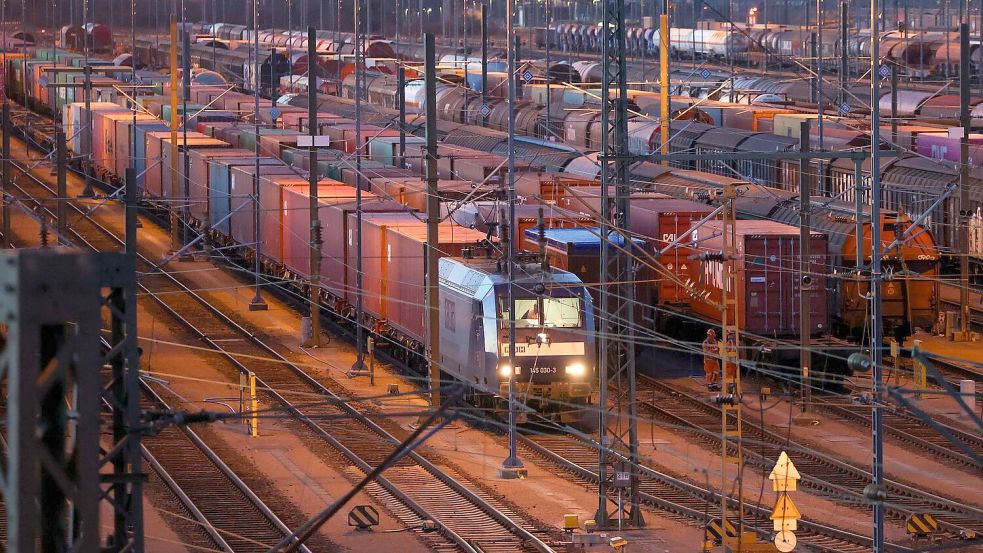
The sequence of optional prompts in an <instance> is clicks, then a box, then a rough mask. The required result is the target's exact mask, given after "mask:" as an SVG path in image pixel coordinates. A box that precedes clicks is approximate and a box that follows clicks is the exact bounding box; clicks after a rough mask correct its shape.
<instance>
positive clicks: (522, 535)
mask: <svg viewBox="0 0 983 553" xmlns="http://www.w3.org/2000/svg"><path fill="white" fill-rule="evenodd" d="M13 166H14V167H15V168H16V169H18V171H19V172H20V173H21V175H18V177H15V179H16V178H19V177H20V176H27V177H29V178H30V179H32V180H33V181H34V182H35V183H36V184H37V185H38V186H40V187H42V188H44V189H45V190H47V192H48V193H49V194H54V191H53V190H51V188H50V187H49V186H48V185H47V184H46V183H44V182H43V181H42V180H41V179H39V178H38V177H37V176H36V175H33V174H31V173H30V171H27V170H26V169H25V168H24V167H22V166H20V165H19V164H16V163H14V164H13ZM18 188H19V189H21V191H22V192H24V193H25V194H27V191H26V190H24V189H23V188H21V187H20V186H18ZM28 195H29V194H28ZM35 201H36V203H37V204H38V205H39V206H42V208H43V209H44V210H45V211H47V212H48V213H49V214H53V212H52V210H51V209H50V208H48V207H46V206H43V203H42V202H41V201H40V200H36V199H35ZM69 206H70V208H71V209H72V210H74V211H75V212H76V213H77V214H79V215H81V216H82V217H83V218H84V219H85V220H86V221H87V222H88V223H89V224H91V225H93V226H94V227H95V228H96V229H98V230H99V231H100V232H101V233H103V234H104V235H105V236H106V237H108V238H109V239H110V241H111V242H113V243H115V245H116V246H122V245H123V242H122V240H121V239H120V238H119V237H117V236H116V235H115V234H114V233H113V232H112V231H111V230H109V229H107V228H106V227H105V226H103V225H102V224H101V223H99V222H98V221H95V220H94V219H93V218H91V217H90V216H89V214H88V213H87V212H86V210H84V209H82V208H80V207H78V206H77V205H76V204H75V203H73V202H69ZM70 232H71V233H72V234H73V235H74V236H76V237H77V239H79V240H80V241H81V242H82V243H84V244H85V245H86V246H87V247H89V248H91V249H93V250H97V251H98V250H100V248H99V247H98V246H96V245H93V244H92V243H91V242H90V241H89V240H88V239H86V238H84V237H82V236H81V235H80V234H79V233H78V232H77V231H76V230H75V229H70ZM138 259H139V261H141V262H142V263H144V264H146V265H147V266H148V267H150V268H153V267H154V266H155V265H154V263H153V262H151V261H150V260H149V259H147V258H146V257H144V256H143V255H142V254H138ZM153 274H154V275H155V276H163V277H165V278H166V279H167V280H168V281H169V282H170V283H171V284H173V285H174V286H177V287H178V288H179V290H180V291H181V292H182V293H183V294H185V295H187V296H189V297H191V298H192V299H193V300H194V301H195V302H196V303H198V304H199V305H200V306H201V307H202V308H204V309H206V310H207V311H208V312H209V313H210V315H211V316H213V317H216V318H218V319H219V320H220V321H221V322H222V324H224V325H226V326H227V327H228V328H230V329H232V330H233V331H234V332H236V333H238V334H241V335H242V336H243V337H244V338H245V339H246V340H247V341H249V342H251V343H252V344H253V345H254V346H256V347H258V348H259V349H260V350H262V351H263V352H265V354H266V355H268V356H269V357H271V358H272V359H274V360H275V361H276V362H277V363H278V364H280V365H282V366H284V367H286V368H288V369H290V370H291V371H292V373H293V374H294V376H295V377H297V378H299V379H300V380H301V381H302V382H303V383H304V384H305V385H306V386H308V387H310V388H311V389H312V390H313V391H315V392H316V393H318V394H321V395H323V396H325V397H326V399H327V402H329V403H330V404H331V405H333V406H334V407H336V408H338V409H340V410H342V411H344V412H345V414H346V415H347V416H349V417H351V418H352V419H354V420H357V421H358V422H359V423H360V424H362V425H363V426H365V427H367V428H368V429H369V430H370V431H371V432H373V433H374V434H376V435H377V436H378V437H379V438H381V439H382V440H384V441H385V442H386V443H387V444H388V445H392V446H395V445H396V444H398V443H399V440H398V439H396V438H395V437H394V436H392V435H391V434H390V433H389V432H388V431H386V430H385V429H383V428H382V427H381V426H379V425H378V424H376V423H375V422H373V421H372V420H371V419H370V418H369V417H367V416H366V415H365V414H363V413H362V412H360V411H359V410H357V409H355V408H354V407H353V406H352V405H350V404H349V403H348V402H347V401H345V400H344V399H343V398H341V397H339V396H338V395H336V394H335V393H334V392H333V391H331V390H329V389H328V388H327V387H325V386H324V385H323V384H321V383H320V382H319V381H317V380H316V379H314V378H313V377H311V376H310V375H308V374H307V373H306V372H305V371H303V370H302V369H301V368H300V367H298V366H297V365H295V364H293V363H292V362H290V361H289V360H287V359H286V358H285V357H283V356H282V355H280V354H279V352H277V351H276V350H275V349H274V348H272V347H271V346H269V345H268V344H266V343H265V342H263V341H262V340H261V339H260V338H259V337H258V336H257V335H255V334H254V333H252V332H250V331H248V330H247V329H245V328H243V327H242V326H241V325H239V324H238V323H236V322H235V321H233V320H232V319H231V318H230V317H229V316H228V315H226V314H225V313H224V312H222V311H221V310H220V309H219V308H217V307H215V306H214V305H212V304H211V303H210V302H208V301H207V300H205V299H204V298H202V297H201V296H200V295H199V294H197V293H195V292H194V291H193V290H191V289H190V288H188V287H187V286H186V285H184V284H183V283H182V282H181V281H180V280H179V279H177V278H176V277H174V276H173V275H172V274H170V273H169V272H166V271H160V272H157V273H153ZM140 288H141V289H142V290H143V292H144V294H146V295H148V296H150V297H151V298H153V299H154V300H155V301H156V302H157V303H158V304H159V305H162V306H163V307H164V308H165V309H166V310H167V311H168V312H169V313H170V314H171V315H172V316H174V317H175V318H177V319H178V320H179V321H180V322H181V323H182V324H183V325H185V326H186V327H188V328H189V329H191V331H192V332H194V333H195V334H197V335H198V336H199V338H201V339H202V340H204V341H205V342H206V343H208V344H209V346H211V347H212V348H214V349H215V350H216V353H219V354H221V355H223V356H224V357H225V358H226V359H227V360H228V361H229V362H230V363H232V364H233V365H234V366H236V368H237V370H239V371H240V372H250V369H249V368H248V367H246V366H245V365H244V364H242V363H241V362H240V361H239V360H238V358H237V357H236V354H235V353H233V352H230V351H229V350H228V349H227V348H226V347H225V346H223V345H222V344H220V343H218V342H216V341H214V340H212V339H211V338H210V337H209V336H208V333H206V332H203V331H202V330H200V329H199V328H198V326H197V325H195V324H193V323H192V322H191V321H190V320H188V318H186V317H184V316H182V315H180V314H179V313H178V312H177V310H176V309H174V308H173V307H171V306H169V305H167V303H166V301H165V300H164V299H163V298H162V297H161V296H159V295H157V294H156V293H154V292H153V291H152V290H150V289H148V288H147V287H146V286H145V285H143V284H140ZM257 383H258V384H259V385H260V387H261V388H263V391H264V392H265V393H268V394H270V395H271V396H272V397H273V398H274V399H275V400H276V401H277V402H279V403H281V404H282V405H283V406H284V407H285V408H286V409H287V410H288V411H290V412H291V413H292V414H293V415H294V416H296V417H297V418H298V419H299V420H300V421H301V422H303V423H305V424H306V425H307V426H308V427H309V428H310V429H312V430H313V431H314V432H315V433H316V434H318V435H319V436H321V437H322V438H323V439H325V441H327V442H328V443H329V445H331V446H332V447H334V448H335V449H337V450H338V451H339V452H340V453H342V454H343V455H345V456H346V457H347V458H348V459H349V460H350V461H351V462H352V463H354V464H355V465H357V466H358V467H359V469H360V470H363V471H365V472H368V471H371V469H372V465H370V464H369V463H367V462H366V461H365V460H364V459H363V458H362V457H361V456H359V455H357V454H356V453H355V452H354V451H352V449H350V448H348V447H346V446H345V445H343V444H342V443H341V442H340V441H339V440H337V439H335V438H334V436H333V435H332V434H331V433H330V432H328V431H327V430H325V429H324V428H323V427H322V426H321V425H320V424H318V423H317V422H315V421H314V420H313V419H312V418H310V417H309V416H307V415H305V414H304V413H303V412H302V410H301V409H300V408H298V407H296V406H295V405H293V404H292V403H291V402H290V401H288V400H287V399H286V398H284V397H283V395H282V394H280V393H278V392H277V391H276V390H275V389H274V388H273V387H271V386H269V385H268V384H267V383H266V381H265V380H264V379H262V378H261V377H259V376H258V375H257ZM407 457H409V458H411V459H412V460H413V461H414V462H416V463H417V464H418V465H419V466H420V467H421V468H422V469H423V470H424V471H426V472H427V473H429V474H430V475H432V476H433V477H434V478H436V479H437V480H438V481H440V482H441V483H443V484H444V485H446V486H447V487H448V488H450V489H451V490H452V491H453V492H454V493H456V494H457V495H458V496H460V498H461V499H462V500H463V501H465V502H467V503H470V504H471V505H473V506H474V507H475V508H477V509H478V510H480V511H482V512H483V513H484V514H485V515H486V516H488V517H490V518H491V519H492V520H493V521H494V522H495V523H496V524H498V525H499V526H500V527H501V529H502V530H504V531H505V532H506V533H507V534H511V535H514V536H515V537H518V538H519V539H520V540H522V541H523V542H525V543H528V544H531V545H532V547H533V548H534V549H535V550H536V551H540V552H542V553H552V552H553V551H554V550H553V549H552V547H550V546H549V545H547V544H546V543H545V542H544V541H542V540H541V539H540V538H539V537H537V536H535V535H534V534H533V533H532V532H531V531H529V530H527V529H526V528H524V527H522V525H520V524H517V523H516V522H515V521H513V520H512V519H511V518H510V517H509V516H507V515H506V514H505V513H503V512H501V511H500V510H499V509H497V508H496V507H494V506H492V505H491V504H490V503H488V502H487V501H486V500H484V499H482V498H481V497H479V496H478V495H477V494H476V493H475V492H473V491H472V490H470V489H469V488H468V487H466V486H465V485H463V484H462V483H460V482H459V481H457V480H456V479H454V478H453V477H451V476H450V475H448V474H447V473H446V472H444V471H443V470H441V469H439V468H437V467H436V466H435V465H434V464H432V463H431V462H430V461H429V460H427V459H426V458H424V457H423V456H422V455H420V454H419V453H417V452H415V451H411V452H409V453H408V455H407ZM377 481H378V482H379V484H380V485H382V487H383V488H385V489H386V491H387V492H389V493H390V494H392V495H393V496H395V497H396V498H398V499H399V500H400V501H401V502H403V503H404V504H405V505H406V506H407V507H409V508H410V509H411V510H412V511H413V512H414V513H415V514H416V515H417V516H419V517H420V518H422V519H431V520H434V521H435V522H437V523H438V525H439V526H440V531H441V533H442V534H443V535H445V537H447V538H448V539H450V540H451V541H453V542H454V543H455V544H456V545H458V546H459V547H460V548H461V549H462V550H463V551H466V552H470V553H478V551H479V549H478V547H480V546H476V543H477V542H478V541H481V540H485V539H487V538H486V536H484V535H480V536H478V538H479V539H478V540H477V541H476V539H469V538H467V537H465V536H462V535H461V534H460V533H459V532H458V531H455V530H453V529H452V525H453V524H454V523H452V522H449V521H444V520H441V517H437V516H435V515H434V514H433V513H432V508H431V510H428V509H425V508H424V507H423V506H422V505H420V503H419V502H417V501H415V500H413V499H412V498H411V497H410V494H408V493H404V492H403V491H402V490H400V489H399V487H398V486H397V485H396V484H394V483H393V482H391V481H390V480H389V479H387V478H382V477H380V478H379V479H378V480H377ZM471 524H474V521H471Z"/></svg>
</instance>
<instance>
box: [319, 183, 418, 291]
mask: <svg viewBox="0 0 983 553" xmlns="http://www.w3.org/2000/svg"><path fill="white" fill-rule="evenodd" d="M352 190H354V189H352ZM362 194H363V197H362V206H361V210H362V216H363V219H367V218H371V217H374V216H376V215H378V214H382V213H397V214H404V215H408V216H410V217H413V215H410V210H409V209H408V208H407V207H406V206H404V205H402V204H400V203H398V202H394V201H392V200H384V199H382V198H379V197H377V196H375V195H374V194H372V193H370V192H363V193H362ZM357 207H358V206H357V204H356V203H355V202H354V201H347V200H345V199H344V198H339V199H338V200H337V201H336V200H332V199H330V198H327V199H321V200H319V201H318V220H319V221H321V228H323V229H325V230H324V232H323V233H322V237H323V239H324V245H323V246H322V248H323V249H322V257H321V277H322V280H321V282H322V283H323V284H324V286H325V287H326V288H327V289H328V291H329V292H331V294H333V295H334V296H335V297H336V298H340V299H341V300H342V301H347V300H350V299H351V298H352V297H353V295H352V292H353V290H354V286H355V269H354V267H355V265H354V264H352V265H348V261H347V260H348V259H349V256H350V255H354V254H350V253H349V250H350V249H351V248H354V246H355V242H356V233H355V224H354V222H353V221H354V217H353V214H354V213H355V211H356V209H357ZM417 217H421V218H422V215H419V214H418V215H417ZM416 220H417V221H419V220H422V219H420V218H417V219H416ZM363 228H364V227H363ZM363 243H364V244H368V242H366V241H365V240H363ZM374 251H376V250H374ZM366 259H367V258H363V262H365V261H366ZM363 280H365V279H363Z"/></svg>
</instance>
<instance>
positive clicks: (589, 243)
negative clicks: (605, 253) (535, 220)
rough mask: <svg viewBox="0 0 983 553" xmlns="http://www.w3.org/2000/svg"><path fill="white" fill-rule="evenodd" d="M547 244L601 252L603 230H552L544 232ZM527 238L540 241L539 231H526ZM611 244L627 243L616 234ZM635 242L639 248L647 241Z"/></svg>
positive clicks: (634, 239)
mask: <svg viewBox="0 0 983 553" xmlns="http://www.w3.org/2000/svg"><path fill="white" fill-rule="evenodd" d="M543 235H544V237H545V238H546V243H547V244H548V245H550V246H553V247H559V248H563V249H566V250H571V249H572V251H573V252H574V253H579V252H582V253H590V252H600V251H601V245H602V243H603V241H602V239H601V229H599V228H596V227H595V228H551V229H546V230H544V231H543ZM526 237H527V238H529V239H532V240H538V239H539V229H538V228H531V229H526ZM609 240H610V242H611V243H612V244H614V245H616V246H622V245H624V243H625V239H624V236H622V235H621V234H614V235H612V236H611V237H610V238H609ZM632 241H633V242H635V245H636V246H638V247H639V248H642V247H644V246H645V241H644V240H641V239H638V238H633V239H632Z"/></svg>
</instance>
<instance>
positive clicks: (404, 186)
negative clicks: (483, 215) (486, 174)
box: [371, 177, 504, 211]
mask: <svg viewBox="0 0 983 553" xmlns="http://www.w3.org/2000/svg"><path fill="white" fill-rule="evenodd" d="M371 184H372V190H373V192H375V193H376V194H378V195H380V196H383V197H386V198H391V199H393V200H396V201H397V202H399V203H401V204H403V205H405V206H407V207H411V208H413V209H416V210H419V211H426V210H427V199H428V198H429V194H428V193H427V181H425V180H422V179H420V178H417V177H404V178H393V177H378V178H374V179H371ZM500 192H501V191H500V189H498V188H492V189H482V190H481V191H479V190H478V189H476V188H475V186H474V184H473V183H472V182H471V181H462V180H447V179H441V180H438V181H437V201H438V202H441V203H444V202H450V203H453V204H454V205H457V204H458V203H460V202H462V201H465V200H467V201H483V200H484V201H487V200H494V199H495V198H499V199H504V198H501V195H500Z"/></svg>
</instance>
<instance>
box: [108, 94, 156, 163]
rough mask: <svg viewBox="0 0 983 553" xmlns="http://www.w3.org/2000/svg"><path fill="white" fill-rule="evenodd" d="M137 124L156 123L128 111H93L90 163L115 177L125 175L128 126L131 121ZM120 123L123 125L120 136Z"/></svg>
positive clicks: (146, 117) (129, 139) (130, 138)
mask: <svg viewBox="0 0 983 553" xmlns="http://www.w3.org/2000/svg"><path fill="white" fill-rule="evenodd" d="M134 119H136V120H137V121H138V122H146V121H157V119H155V118H154V117H152V116H150V115H147V114H144V113H140V114H134V113H133V112H129V111H122V108H121V111H93V112H92V145H93V151H92V163H94V164H96V165H98V166H99V167H102V168H104V169H106V170H108V171H110V172H112V173H113V174H115V175H116V176H117V177H120V178H123V177H124V176H125V175H126V167H127V165H128V161H129V160H128V158H127V157H125V155H124V154H123V152H124V151H125V152H129V150H130V147H129V146H130V144H131V143H132V140H133V139H132V137H131V136H130V125H131V124H132V123H133V120H134ZM120 123H123V128H122V129H121V130H122V134H119V133H118V132H117V131H118V130H120V129H119V127H120Z"/></svg>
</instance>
